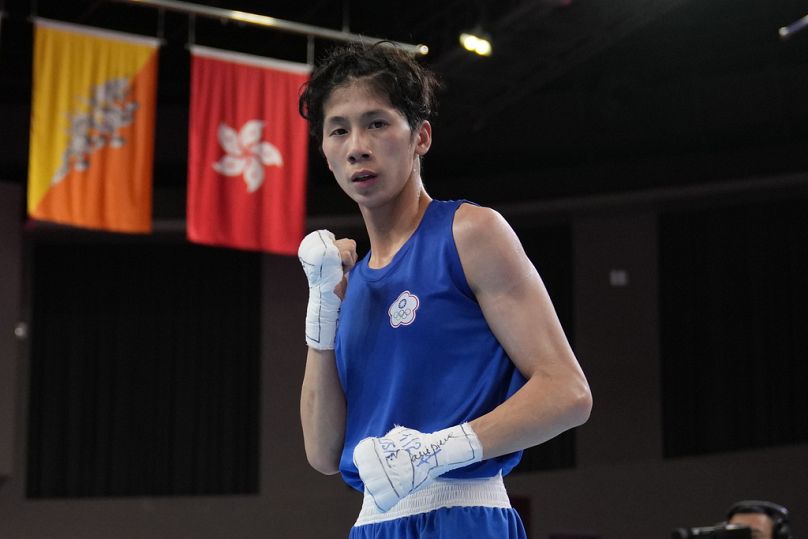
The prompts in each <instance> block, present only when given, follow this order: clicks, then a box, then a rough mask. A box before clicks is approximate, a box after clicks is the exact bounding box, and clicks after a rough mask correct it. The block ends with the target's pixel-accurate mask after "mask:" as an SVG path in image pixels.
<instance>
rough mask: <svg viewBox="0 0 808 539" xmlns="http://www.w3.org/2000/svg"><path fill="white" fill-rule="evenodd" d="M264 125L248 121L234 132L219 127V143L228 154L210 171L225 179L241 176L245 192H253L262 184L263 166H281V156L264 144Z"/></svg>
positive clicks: (276, 149) (274, 148)
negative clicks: (225, 177) (245, 188)
mask: <svg viewBox="0 0 808 539" xmlns="http://www.w3.org/2000/svg"><path fill="white" fill-rule="evenodd" d="M263 134H264V122H263V121H261V120H250V121H248V122H247V123H245V124H244V125H243V126H242V127H241V129H240V130H239V131H238V132H236V130H235V129H233V128H232V127H230V126H229V125H227V124H220V125H219V132H218V136H219V143H220V144H221V145H222V149H223V150H224V151H225V152H227V153H226V154H225V155H224V156H223V157H222V158H221V159H219V160H218V161H216V162H215V163H213V169H214V170H215V171H216V172H218V173H219V174H223V175H225V176H242V175H243V177H244V183H246V184H247V191H249V192H250V193H253V192H255V191H256V190H257V189H258V188H259V187H261V184H263V183H264V167H265V166H278V167H279V166H283V156H281V152H280V151H279V150H278V148H276V147H275V146H273V145H272V144H270V143H269V142H266V141H264V140H261V138H262V137H263Z"/></svg>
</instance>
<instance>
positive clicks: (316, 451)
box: [300, 348, 345, 475]
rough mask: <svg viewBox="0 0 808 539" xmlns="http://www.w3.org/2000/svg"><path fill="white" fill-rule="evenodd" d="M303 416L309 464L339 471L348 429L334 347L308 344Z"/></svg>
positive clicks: (301, 396)
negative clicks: (311, 346) (328, 347)
mask: <svg viewBox="0 0 808 539" xmlns="http://www.w3.org/2000/svg"><path fill="white" fill-rule="evenodd" d="M300 419H301V423H302V425H303V443H304V445H305V448H306V457H307V458H308V460H309V464H311V466H312V467H313V468H314V469H315V470H317V471H318V472H320V473H324V474H327V475H331V474H335V473H337V472H338V471H339V459H340V454H341V453H342V443H343V436H344V433H345V397H344V396H343V393H342V387H341V386H340V383H339V378H338V377H337V364H336V358H335V357H334V351H333V350H316V349H314V348H309V352H308V354H307V356H306V373H305V375H304V376H303V389H302V391H301V393H300Z"/></svg>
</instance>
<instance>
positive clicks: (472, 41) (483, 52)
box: [460, 30, 493, 56]
mask: <svg viewBox="0 0 808 539" xmlns="http://www.w3.org/2000/svg"><path fill="white" fill-rule="evenodd" d="M460 44H461V45H463V48H465V49H466V50H467V51H469V52H474V53H477V54H479V55H480V56H491V52H492V50H493V49H492V47H491V38H490V37H489V36H487V35H485V34H483V33H482V32H480V31H477V30H475V31H474V32H473V33H472V32H463V33H462V34H460Z"/></svg>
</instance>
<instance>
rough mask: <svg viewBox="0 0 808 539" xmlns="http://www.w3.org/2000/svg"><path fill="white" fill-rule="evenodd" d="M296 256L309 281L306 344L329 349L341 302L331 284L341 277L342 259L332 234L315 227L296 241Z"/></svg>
mask: <svg viewBox="0 0 808 539" xmlns="http://www.w3.org/2000/svg"><path fill="white" fill-rule="evenodd" d="M297 256H298V258H300V263H301V264H302V265H303V271H305V272H306V278H307V279H308V280H309V306H308V307H307V308H306V344H308V345H309V346H311V347H312V348H316V349H318V350H333V349H334V339H335V338H336V334H337V320H338V319H339V306H340V303H342V300H340V298H339V296H337V295H336V294H335V293H334V287H336V286H337V284H339V282H340V281H341V280H342V276H343V272H342V259H341V258H340V254H339V250H338V249H337V246H336V245H335V244H334V234H332V233H331V232H329V231H328V230H315V231H314V232H312V233H311V234H309V235H308V236H306V237H305V238H303V241H302V242H300V248H299V249H298V251H297Z"/></svg>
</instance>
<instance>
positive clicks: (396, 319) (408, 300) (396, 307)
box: [387, 290, 421, 328]
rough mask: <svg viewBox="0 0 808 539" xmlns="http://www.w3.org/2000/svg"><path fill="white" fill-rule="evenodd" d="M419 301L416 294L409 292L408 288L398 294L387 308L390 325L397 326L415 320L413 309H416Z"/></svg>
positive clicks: (406, 324)
mask: <svg viewBox="0 0 808 539" xmlns="http://www.w3.org/2000/svg"><path fill="white" fill-rule="evenodd" d="M420 303H421V302H420V301H419V300H418V296H416V295H415V294H411V293H410V291H409V290H405V291H404V292H402V293H401V294H399V296H398V297H397V298H396V300H395V301H394V302H393V303H392V304H391V305H390V308H389V309H387V314H389V315H390V325H391V326H393V327H394V328H397V327H399V326H409V325H410V324H412V323H413V322H414V321H415V311H417V310H418V305H420Z"/></svg>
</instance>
